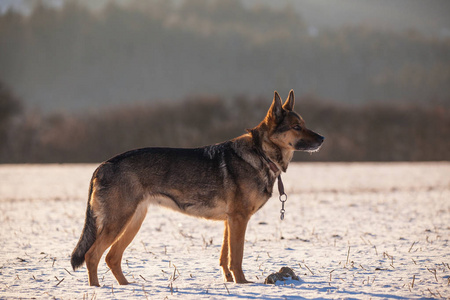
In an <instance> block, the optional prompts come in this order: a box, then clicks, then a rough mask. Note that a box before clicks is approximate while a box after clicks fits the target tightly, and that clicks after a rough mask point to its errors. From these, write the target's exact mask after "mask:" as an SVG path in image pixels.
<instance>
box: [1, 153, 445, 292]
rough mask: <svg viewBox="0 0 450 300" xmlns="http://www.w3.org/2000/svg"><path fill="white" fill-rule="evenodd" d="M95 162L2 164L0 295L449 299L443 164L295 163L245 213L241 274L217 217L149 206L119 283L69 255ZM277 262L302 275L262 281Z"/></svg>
mask: <svg viewBox="0 0 450 300" xmlns="http://www.w3.org/2000/svg"><path fill="white" fill-rule="evenodd" d="M95 168H96V165H0V224H1V226H0V237H1V238H0V249H1V251H0V299H14V298H27V299H30V298H44V299H47V298H57V299H109V298H117V299H149V298H150V299H164V298H168V299H224V298H226V299H283V298H287V299H303V298H306V299H310V298H322V299H340V298H342V299H344V298H346V299H349V298H357V299H361V298H367V299H369V298H371V299H417V298H449V297H450V265H449V264H450V248H449V239H450V163H449V162H434V163H330V164H328V163H296V164H291V165H290V166H289V169H288V172H287V173H286V174H284V175H283V181H284V184H285V187H286V192H287V194H288V200H287V202H286V216H285V220H284V221H280V214H279V210H280V208H281V204H280V202H279V201H278V195H277V193H276V192H275V193H274V197H273V198H272V199H271V200H269V202H268V203H267V204H266V205H265V206H264V207H263V208H262V209H261V210H260V211H259V212H258V213H256V214H255V215H254V216H253V217H252V219H251V220H250V223H249V226H248V229H247V235H246V243H245V252H244V265H243V267H244V272H245V274H246V277H247V279H249V280H252V281H255V283H253V284H244V285H240V284H234V283H224V282H223V281H222V275H221V272H220V268H219V252H220V247H221V242H222V232H223V224H222V223H221V222H213V221H207V220H202V219H196V218H192V217H189V216H185V215H182V214H179V213H175V212H172V211H169V210H165V209H161V208H158V207H151V208H150V209H149V213H148V215H147V218H146V220H145V222H144V224H143V226H142V228H141V230H140V232H139V234H138V235H137V236H136V238H135V240H134V241H133V243H132V244H131V245H130V246H129V248H128V249H127V250H126V251H125V254H124V259H123V269H124V273H125V276H126V277H127V278H128V280H129V281H133V282H134V283H133V284H131V285H128V286H120V285H118V284H117V282H116V281H115V279H114V276H113V275H112V274H111V272H109V270H108V268H107V266H106V264H105V263H104V260H102V261H101V262H100V266H99V279H100V284H101V285H102V287H100V288H97V287H89V286H88V284H87V273H86V268H85V267H83V268H81V269H80V270H78V271H76V272H74V271H73V270H72V269H71V266H70V254H71V251H72V249H73V248H74V246H75V244H76V242H77V240H78V238H79V235H80V232H81V229H82V226H83V223H84V214H85V209H86V201H87V194H88V184H89V180H90V177H91V174H92V172H93V171H94V169H95ZM283 266H288V267H291V268H292V269H293V270H294V271H295V273H296V274H297V275H298V276H299V277H300V278H301V280H300V281H295V280H288V281H286V282H285V283H277V285H264V284H263V282H264V279H265V278H266V277H267V276H268V275H270V274H271V273H274V272H277V271H279V269H280V268H281V267H283Z"/></svg>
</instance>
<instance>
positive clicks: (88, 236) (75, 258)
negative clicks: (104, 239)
mask: <svg viewBox="0 0 450 300" xmlns="http://www.w3.org/2000/svg"><path fill="white" fill-rule="evenodd" d="M93 181H94V180H93V179H92V180H91V183H90V186H89V198H88V203H87V209H86V221H85V223H84V228H83V231H82V233H81V236H80V239H79V240H78V244H77V245H76V246H75V249H73V252H72V257H71V259H70V263H71V264H72V268H73V270H74V271H75V270H76V269H78V268H79V267H81V266H82V265H83V263H84V256H85V255H86V252H88V250H89V249H90V248H91V246H92V245H93V244H94V242H95V239H96V237H97V226H96V223H95V216H94V212H93V211H92V207H91V204H90V202H91V197H92V190H93Z"/></svg>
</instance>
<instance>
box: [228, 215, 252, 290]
mask: <svg viewBox="0 0 450 300" xmlns="http://www.w3.org/2000/svg"><path fill="white" fill-rule="evenodd" d="M247 223H248V217H245V216H243V215H234V216H229V217H228V220H227V224H228V249H229V253H228V256H229V269H230V271H231V274H232V276H233V279H234V282H236V283H249V282H250V281H247V279H245V276H244V272H243V271H242V258H243V256H244V241H245V230H246V229H247Z"/></svg>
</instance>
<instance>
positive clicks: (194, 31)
mask: <svg viewBox="0 0 450 300" xmlns="http://www.w3.org/2000/svg"><path fill="white" fill-rule="evenodd" d="M65 3H66V4H65V5H64V6H63V7H61V8H54V7H49V6H46V5H43V4H41V5H38V6H36V7H35V9H34V10H33V12H32V13H31V14H30V15H22V14H20V13H16V12H13V11H10V12H8V13H5V14H4V15H1V16H0V49H1V55H0V80H2V81H3V82H5V83H6V84H8V85H9V86H11V88H12V89H13V90H15V91H16V93H17V94H18V95H19V96H20V97H22V98H23V99H24V100H25V101H26V102H27V103H28V104H30V105H31V106H32V107H39V108H40V109H42V110H45V111H54V110H72V109H77V110H82V109H91V108H93V107H103V106H107V105H110V104H122V103H124V102H127V103H130V102H138V101H139V102H142V101H154V100H162V99H165V100H168V101H174V100H180V99H183V98H184V97H185V96H186V95H198V94H212V95H219V96H225V97H230V96H231V97H233V96H236V95H250V96H266V95H268V94H270V93H272V92H273V90H275V89H276V90H278V91H279V92H281V93H287V92H288V91H289V90H290V89H292V88H293V89H295V90H296V92H297V94H298V93H301V94H305V95H306V94H312V95H315V96H317V97H319V98H323V99H327V100H332V101H339V102H340V103H350V104H359V103H366V102H368V101H372V102H393V101H394V102H398V101H405V102H407V103H438V104H445V105H447V106H448V105H449V103H450V100H449V99H450V84H449V83H450V38H446V39H443V38H435V37H429V36H424V35H421V34H419V33H418V32H415V31H413V30H410V31H407V32H394V31H377V30H373V29H371V28H367V27H365V26H347V27H339V28H328V29H324V30H319V31H316V30H314V28H310V27H309V26H308V24H306V23H305V22H304V21H303V18H302V16H301V13H297V12H296V11H295V10H293V9H291V8H290V7H289V6H286V7H285V8H280V9H278V10H277V9H273V8H268V7H266V6H264V5H259V6H253V7H245V6H243V5H242V3H241V2H240V1H239V0H227V1H219V0H213V1H210V0H189V1H183V2H181V4H178V5H175V4H174V1H166V0H164V1H162V0H159V1H134V2H132V3H134V5H129V6H120V5H118V4H115V3H114V2H110V4H108V5H107V6H106V7H105V8H104V9H102V10H100V11H91V10H89V9H87V8H86V7H84V6H82V5H81V4H77V2H76V1H66V2H65Z"/></svg>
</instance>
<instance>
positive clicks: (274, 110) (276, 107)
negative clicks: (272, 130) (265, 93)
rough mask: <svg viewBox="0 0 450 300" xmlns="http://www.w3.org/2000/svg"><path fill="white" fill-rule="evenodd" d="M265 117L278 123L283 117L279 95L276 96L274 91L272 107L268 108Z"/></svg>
mask: <svg viewBox="0 0 450 300" xmlns="http://www.w3.org/2000/svg"><path fill="white" fill-rule="evenodd" d="M267 116H268V117H269V118H270V119H272V120H274V121H275V122H278V121H280V120H281V118H282V117H283V106H282V103H281V98H280V95H278V93H277V91H275V93H274V95H273V102H272V105H271V106H270V108H269V112H268V113H267Z"/></svg>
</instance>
